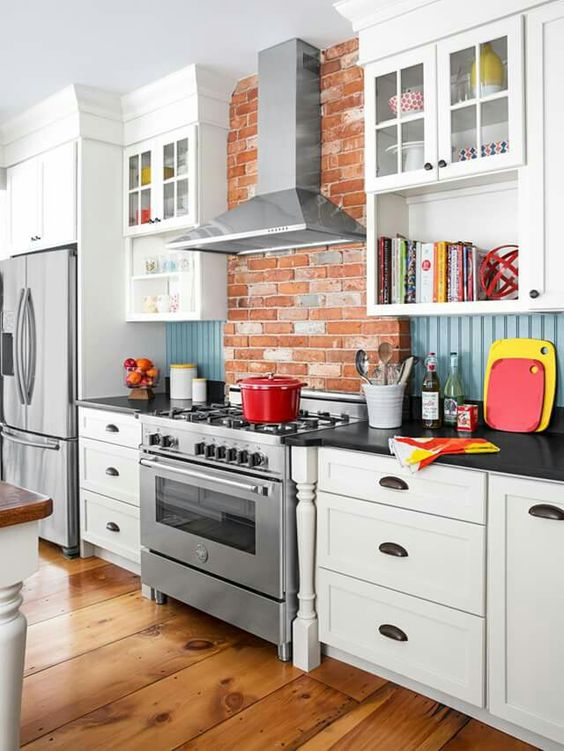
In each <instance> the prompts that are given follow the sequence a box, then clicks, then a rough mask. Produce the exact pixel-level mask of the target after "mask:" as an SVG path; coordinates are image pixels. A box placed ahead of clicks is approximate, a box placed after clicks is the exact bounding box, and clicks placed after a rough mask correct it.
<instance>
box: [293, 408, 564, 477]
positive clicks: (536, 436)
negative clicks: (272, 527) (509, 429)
mask: <svg viewBox="0 0 564 751" xmlns="http://www.w3.org/2000/svg"><path fill="white" fill-rule="evenodd" d="M396 435H404V436H409V437H410V438H419V437H421V436H431V437H435V438H443V437H444V438H453V437H458V438H463V437H472V438H486V439H487V440H488V441H491V442H492V443H495V445H496V446H498V447H499V448H500V449H501V450H500V451H499V452H498V453H495V454H453V455H451V456H444V457H440V458H439V459H437V460H436V462H437V463H438V464H446V465H450V466H456V467H466V468H467V469H480V470H484V471H487V472H502V473H504V474H511V475H523V476H525V477H539V478H543V479H545V480H558V481H560V482H564V434H563V433H556V432H553V433H548V432H545V433H503V432H501V431H498V430H491V429H489V428H487V427H480V428H478V430H476V431H475V432H474V433H458V432H457V431H456V430H454V429H451V428H442V429H441V430H427V431H426V430H425V429H424V428H423V427H422V426H421V423H419V422H415V421H413V422H404V424H403V425H402V427H401V428H394V429H393V430H382V429H379V428H370V427H369V426H368V423H367V422H358V423H353V424H352V425H346V426H344V427H339V428H332V429H329V430H318V431H316V432H312V433H304V434H302V435H297V436H289V437H288V438H286V440H285V443H286V444H287V445H289V446H330V447H333V448H340V449H347V450H349V451H364V452H367V453H372V454H383V455H386V456H391V454H390V449H389V446H388V439H389V438H393V436H396ZM398 466H399V464H398Z"/></svg>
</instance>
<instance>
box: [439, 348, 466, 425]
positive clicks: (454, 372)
mask: <svg viewBox="0 0 564 751" xmlns="http://www.w3.org/2000/svg"><path fill="white" fill-rule="evenodd" d="M461 404H464V389H463V387H462V380H461V378H460V373H459V371H458V353H457V352H451V353H450V372H449V374H448V378H447V382H446V383H445V400H444V423H445V425H456V412H457V409H458V407H459V406H460V405H461Z"/></svg>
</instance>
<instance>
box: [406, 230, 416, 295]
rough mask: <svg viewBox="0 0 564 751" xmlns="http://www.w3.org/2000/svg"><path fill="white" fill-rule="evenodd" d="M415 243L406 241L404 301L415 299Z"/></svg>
mask: <svg viewBox="0 0 564 751" xmlns="http://www.w3.org/2000/svg"><path fill="white" fill-rule="evenodd" d="M416 247H417V243H416V242H414V241H413V240H408V241H407V260H406V265H407V270H406V275H405V302H406V303H414V302H416V299H417V250H416Z"/></svg>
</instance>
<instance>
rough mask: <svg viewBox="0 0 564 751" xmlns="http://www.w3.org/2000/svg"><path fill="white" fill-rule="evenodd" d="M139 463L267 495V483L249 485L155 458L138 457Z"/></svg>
mask: <svg viewBox="0 0 564 751" xmlns="http://www.w3.org/2000/svg"><path fill="white" fill-rule="evenodd" d="M139 463H140V464H141V465H142V466H143V467H148V468H149V469H160V470H165V471H166V472H172V473H173V474H177V475H184V476H185V477H191V478H193V479H194V480H207V481H208V482H214V483H217V484H218V485H227V486H228V487H230V488H237V489H238V490H246V491H247V492H248V493H258V494H259V495H268V490H269V488H268V486H267V485H250V484H249V483H246V482H237V480H228V479H227V478H225V477H210V475H206V474H204V472H194V471H193V470H191V469H178V468H177V467H171V466H170V465H168V464H162V463H161V462H159V461H157V460H156V459H140V460H139Z"/></svg>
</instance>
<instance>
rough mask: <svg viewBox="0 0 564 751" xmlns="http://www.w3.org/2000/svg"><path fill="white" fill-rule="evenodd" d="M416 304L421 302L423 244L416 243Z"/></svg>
mask: <svg viewBox="0 0 564 751" xmlns="http://www.w3.org/2000/svg"><path fill="white" fill-rule="evenodd" d="M415 302H416V303H418V302H421V243H420V242H416V243H415Z"/></svg>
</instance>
